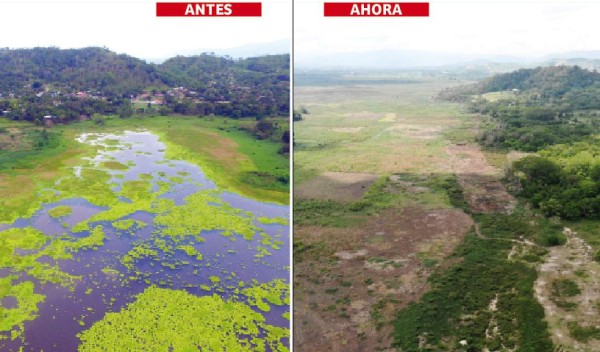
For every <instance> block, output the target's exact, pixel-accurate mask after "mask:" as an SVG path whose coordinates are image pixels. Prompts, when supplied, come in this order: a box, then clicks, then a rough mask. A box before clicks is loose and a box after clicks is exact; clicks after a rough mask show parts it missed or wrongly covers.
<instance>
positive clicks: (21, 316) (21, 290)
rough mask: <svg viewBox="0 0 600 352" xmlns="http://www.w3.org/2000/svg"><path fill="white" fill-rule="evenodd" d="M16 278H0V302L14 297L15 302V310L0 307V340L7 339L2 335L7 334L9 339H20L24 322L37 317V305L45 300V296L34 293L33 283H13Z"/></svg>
mask: <svg viewBox="0 0 600 352" xmlns="http://www.w3.org/2000/svg"><path fill="white" fill-rule="evenodd" d="M16 278H17V277H16V276H7V277H3V278H0V301H2V300H3V299H4V298H6V297H14V298H15V299H16V301H17V305H16V307H15V308H5V307H2V306H0V332H1V333H2V334H0V340H2V339H5V338H7V336H5V335H4V333H9V334H10V337H11V339H15V338H18V337H21V335H22V333H23V324H24V322H26V321H28V320H34V319H35V318H36V317H37V313H38V304H39V303H41V302H43V301H44V299H45V296H43V295H40V294H36V293H35V292H34V284H33V282H30V281H24V282H20V283H13V281H14V280H15V279H16Z"/></svg>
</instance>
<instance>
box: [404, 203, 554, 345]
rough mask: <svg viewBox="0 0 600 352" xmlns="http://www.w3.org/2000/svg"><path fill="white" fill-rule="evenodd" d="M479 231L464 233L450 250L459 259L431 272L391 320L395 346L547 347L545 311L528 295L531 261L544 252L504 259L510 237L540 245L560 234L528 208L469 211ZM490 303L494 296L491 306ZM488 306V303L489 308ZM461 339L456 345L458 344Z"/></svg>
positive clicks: (533, 272) (537, 250)
mask: <svg viewBox="0 0 600 352" xmlns="http://www.w3.org/2000/svg"><path fill="white" fill-rule="evenodd" d="M475 217H476V221H477V222H478V223H479V224H480V225H481V230H480V231H481V234H482V235H481V236H478V235H476V234H475V233H474V232H473V233H471V234H470V235H469V236H468V237H467V238H466V240H465V242H464V243H463V244H462V245H461V246H460V247H459V249H458V250H457V252H456V253H455V254H454V256H455V257H457V258H460V259H461V260H457V262H456V264H454V265H452V266H451V267H449V268H439V269H438V270H437V271H436V273H435V274H434V275H432V276H431V277H430V284H431V290H430V291H429V292H427V293H426V294H425V295H424V296H423V297H422V299H421V301H420V302H419V303H414V304H411V305H410V306H409V307H408V308H407V309H404V310H402V311H401V312H400V314H399V315H398V318H397V319H396V321H395V322H394V326H395V333H394V339H395V345H396V347H399V348H401V350H402V351H423V350H424V351H449V350H466V351H482V350H484V349H485V348H487V349H488V350H490V351H497V350H504V349H513V348H517V349H518V350H519V351H540V352H545V351H552V342H551V341H550V336H549V334H548V332H547V324H546V322H545V321H544V310H543V308H542V306H541V305H540V304H539V303H538V302H537V300H536V299H535V297H534V294H533V283H534V281H535V280H536V277H537V275H536V270H535V267H534V266H532V265H531V264H530V263H535V262H539V261H540V260H541V259H542V256H543V255H544V254H545V250H544V249H543V248H541V247H531V248H530V250H529V251H528V252H526V254H524V255H522V256H520V257H518V258H513V260H511V259H507V257H508V253H509V252H510V251H511V248H512V247H513V246H514V242H513V241H514V240H518V239H519V238H523V237H524V238H529V239H532V240H534V241H535V242H537V243H539V244H541V245H548V244H553V243H555V242H556V241H555V240H554V238H556V239H557V240H558V241H557V242H558V243H560V242H562V241H563V240H564V239H563V238H562V237H561V235H560V227H558V226H553V225H551V224H550V223H549V222H548V221H547V220H544V219H541V218H538V219H536V220H535V221H532V220H531V214H527V213H517V214H513V215H502V214H489V215H476V216H475ZM491 302H495V304H492V303H491ZM491 306H492V307H495V308H490V307H491ZM461 341H462V343H461Z"/></svg>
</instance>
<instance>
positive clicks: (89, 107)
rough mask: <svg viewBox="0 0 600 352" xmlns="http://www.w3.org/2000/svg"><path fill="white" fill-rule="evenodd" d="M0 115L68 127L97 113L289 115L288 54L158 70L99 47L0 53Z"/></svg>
mask: <svg viewBox="0 0 600 352" xmlns="http://www.w3.org/2000/svg"><path fill="white" fill-rule="evenodd" d="M0 110H1V111H3V112H5V113H3V114H4V115H5V116H7V117H9V118H11V119H14V120H27V121H32V122H34V121H39V122H41V121H42V119H43V117H44V116H52V117H53V122H57V121H58V122H68V121H73V120H76V119H79V118H81V117H86V118H89V117H90V116H91V115H93V114H94V113H101V114H119V115H120V116H121V117H129V116H131V115H132V114H133V113H136V112H137V113H144V112H148V113H161V114H163V115H166V114H169V113H172V112H174V113H179V114H184V115H210V114H217V115H222V116H229V117H234V118H239V117H248V116H251V117H256V118H262V117H265V116H276V115H285V116H287V115H288V114H289V55H270V56H263V57H255V58H247V59H239V60H238V59H232V58H228V57H217V56H215V55H212V54H206V53H205V54H201V55H198V56H192V57H176V58H172V59H169V60H167V61H166V62H165V63H163V64H160V65H155V64H149V63H146V62H145V61H143V60H140V59H137V58H134V57H130V56H127V55H124V54H121V55H118V54H116V53H113V52H111V51H109V50H107V49H104V48H84V49H68V50H61V49H58V48H34V49H17V50H10V49H2V50H0Z"/></svg>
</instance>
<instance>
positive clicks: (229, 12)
mask: <svg viewBox="0 0 600 352" xmlns="http://www.w3.org/2000/svg"><path fill="white" fill-rule="evenodd" d="M156 16H158V17H210V16H218V17H260V16H262V3H260V2H157V3H156Z"/></svg>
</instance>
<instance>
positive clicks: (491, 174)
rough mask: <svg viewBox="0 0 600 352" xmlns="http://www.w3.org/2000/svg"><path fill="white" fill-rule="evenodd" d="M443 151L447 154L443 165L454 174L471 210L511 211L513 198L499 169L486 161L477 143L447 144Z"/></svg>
mask: <svg viewBox="0 0 600 352" xmlns="http://www.w3.org/2000/svg"><path fill="white" fill-rule="evenodd" d="M446 153H447V154H448V156H449V157H450V158H449V159H450V160H448V164H447V167H446V169H449V170H448V171H449V172H452V173H454V174H456V176H457V178H458V183H459V184H460V185H461V187H462V188H463V192H464V194H465V198H466V199H467V201H468V203H469V207H470V208H471V210H472V211H473V212H475V213H495V212H499V213H510V212H512V210H513V209H514V208H515V206H516V205H517V201H516V199H515V198H514V197H513V196H511V195H510V194H509V193H508V191H507V190H506V188H505V187H504V185H502V183H500V181H499V180H498V177H499V175H500V170H499V169H498V168H496V167H494V166H492V165H490V164H489V163H488V161H487V159H486V157H485V154H483V152H482V151H481V148H480V147H479V146H478V145H474V144H468V145H451V146H447V147H446Z"/></svg>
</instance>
